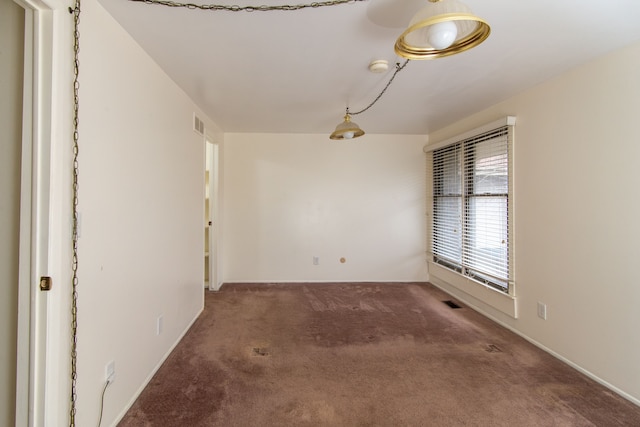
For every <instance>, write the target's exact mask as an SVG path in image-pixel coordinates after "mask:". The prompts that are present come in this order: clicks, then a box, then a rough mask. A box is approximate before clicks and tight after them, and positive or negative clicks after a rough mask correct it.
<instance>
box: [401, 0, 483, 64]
mask: <svg viewBox="0 0 640 427" xmlns="http://www.w3.org/2000/svg"><path fill="white" fill-rule="evenodd" d="M490 33H491V27H489V24H487V23H486V22H485V21H484V20H483V19H481V18H479V17H477V16H475V15H474V14H473V13H472V12H471V9H469V8H468V7H467V6H465V5H464V4H462V3H461V2H460V1H458V0H429V4H427V5H426V6H425V7H424V8H423V9H422V10H420V11H419V12H418V13H416V14H415V15H414V16H413V18H412V19H411V22H410V23H409V28H407V29H406V30H405V31H404V33H402V34H401V35H400V37H398V40H397V41H396V44H395V51H396V53H397V54H398V55H400V56H402V57H404V58H409V59H436V58H442V57H445V56H450V55H455V54H458V53H461V52H464V51H466V50H469V49H471V48H473V47H476V46H478V45H479V44H480V43H482V42H483V41H485V40H486V39H487V37H489V34H490Z"/></svg>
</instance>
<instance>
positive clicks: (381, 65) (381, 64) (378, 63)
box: [369, 59, 389, 74]
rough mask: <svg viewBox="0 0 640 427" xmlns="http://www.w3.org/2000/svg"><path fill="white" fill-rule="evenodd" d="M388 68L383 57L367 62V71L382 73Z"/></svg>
mask: <svg viewBox="0 0 640 427" xmlns="http://www.w3.org/2000/svg"><path fill="white" fill-rule="evenodd" d="M388 69H389V61H387V60H385V59H376V60H374V61H371V62H370V63H369V71H371V72H372V73H376V74H379V73H384V72H386V71H387V70H388Z"/></svg>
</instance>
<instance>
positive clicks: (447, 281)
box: [427, 261, 518, 319]
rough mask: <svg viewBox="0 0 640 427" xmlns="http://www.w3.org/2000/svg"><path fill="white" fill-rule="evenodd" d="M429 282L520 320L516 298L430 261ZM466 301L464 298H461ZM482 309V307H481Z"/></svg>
mask: <svg viewBox="0 0 640 427" xmlns="http://www.w3.org/2000/svg"><path fill="white" fill-rule="evenodd" d="M427 264H428V265H429V281H430V282H432V283H433V284H434V285H436V286H438V287H439V288H441V289H443V290H444V291H446V292H449V293H451V294H454V295H456V294H459V293H460V292H464V293H465V294H467V295H468V296H470V297H472V298H473V299H475V300H477V301H479V302H481V303H484V304H486V305H488V306H489V307H492V308H494V309H495V310H498V311H500V312H501V313H504V314H506V315H508V316H510V317H512V318H514V319H517V318H518V306H517V304H516V297H514V296H512V295H508V294H505V293H503V292H500V291H499V290H496V289H493V288H492V287H490V286H486V285H483V284H482V283H480V282H476V281H475V280H473V279H471V278H469V277H466V276H463V275H462V274H460V273H457V272H455V271H452V270H449V269H447V268H445V267H442V266H441V265H438V264H435V263H433V262H430V261H428V262H427ZM460 298H461V299H463V300H464V296H460ZM479 308H480V307H479Z"/></svg>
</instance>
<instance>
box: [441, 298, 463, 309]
mask: <svg viewBox="0 0 640 427" xmlns="http://www.w3.org/2000/svg"><path fill="white" fill-rule="evenodd" d="M442 302H443V303H445V304H447V305H448V306H449V307H450V308H462V307H461V306H459V305H458V304H456V303H455V302H453V301H451V300H447V301H442Z"/></svg>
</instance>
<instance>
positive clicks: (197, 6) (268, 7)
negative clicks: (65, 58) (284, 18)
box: [129, 0, 367, 12]
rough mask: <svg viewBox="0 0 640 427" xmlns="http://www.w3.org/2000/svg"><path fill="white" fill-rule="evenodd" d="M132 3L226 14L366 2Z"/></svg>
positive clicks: (159, 0) (144, 0)
mask: <svg viewBox="0 0 640 427" xmlns="http://www.w3.org/2000/svg"><path fill="white" fill-rule="evenodd" d="M129 1H133V2H140V3H146V4H157V5H161V6H168V7H183V8H186V9H201V10H211V11H227V12H270V11H275V10H280V11H292V10H300V9H307V8H319V7H325V6H338V5H341V4H346V3H357V2H362V1H367V0H327V1H320V2H312V3H306V4H295V5H288V4H283V5H272V6H271V5H259V6H238V5H224V4H195V3H181V2H175V1H171V0H129Z"/></svg>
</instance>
